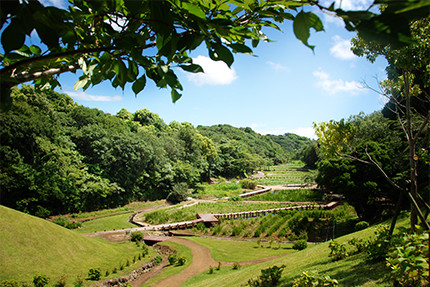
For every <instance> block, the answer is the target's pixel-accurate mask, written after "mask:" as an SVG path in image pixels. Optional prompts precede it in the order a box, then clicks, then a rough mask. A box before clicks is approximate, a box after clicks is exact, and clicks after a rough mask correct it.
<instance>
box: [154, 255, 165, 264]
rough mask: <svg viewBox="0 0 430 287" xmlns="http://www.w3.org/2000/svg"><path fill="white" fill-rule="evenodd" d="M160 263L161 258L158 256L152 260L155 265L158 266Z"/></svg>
mask: <svg viewBox="0 0 430 287" xmlns="http://www.w3.org/2000/svg"><path fill="white" fill-rule="evenodd" d="M161 261H163V258H162V257H161V256H160V255H157V256H156V257H155V258H154V264H155V265H159V264H160V263H161Z"/></svg>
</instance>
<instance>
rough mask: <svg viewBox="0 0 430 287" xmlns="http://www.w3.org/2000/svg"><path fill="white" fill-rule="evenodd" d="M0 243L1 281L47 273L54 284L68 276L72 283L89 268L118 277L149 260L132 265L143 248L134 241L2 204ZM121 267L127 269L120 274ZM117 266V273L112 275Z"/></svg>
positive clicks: (30, 277)
mask: <svg viewBox="0 0 430 287" xmlns="http://www.w3.org/2000/svg"><path fill="white" fill-rule="evenodd" d="M0 246H1V248H0V258H2V259H1V260H0V281H1V280H6V279H12V278H13V279H15V280H18V281H26V282H31V280H32V279H33V276H35V275H37V274H44V275H47V276H48V277H49V278H50V279H51V283H55V282H57V281H58V280H60V279H61V278H62V277H65V279H66V281H67V283H68V285H69V286H70V285H72V283H73V282H74V281H75V280H77V278H81V279H83V280H84V279H85V278H86V277H87V273H88V270H89V269H90V268H101V271H102V275H105V274H106V271H108V272H109V273H110V277H118V276H119V275H120V274H121V273H127V272H130V271H131V270H132V269H135V268H137V267H138V266H140V265H142V264H143V262H146V261H149V259H150V257H149V256H146V257H145V258H144V259H143V260H140V261H138V262H136V263H135V264H132V263H133V259H137V258H138V255H140V254H142V251H143V250H142V248H140V247H137V246H136V245H135V244H132V243H130V242H121V243H111V242H107V241H105V240H103V239H100V238H89V237H85V236H82V235H80V234H78V233H76V232H73V231H71V230H68V229H66V228H63V227H60V226H58V225H56V224H54V223H51V222H48V221H46V220H43V219H40V218H37V217H33V216H30V215H27V214H24V213H21V212H18V211H15V210H12V209H9V208H7V207H3V206H0ZM151 254H152V255H153V253H151ZM127 261H128V262H129V265H130V266H128V267H127V266H126V265H127ZM121 266H122V268H123V269H124V270H123V271H122V272H121V273H120V271H121V270H120V269H121ZM114 269H116V270H117V272H118V273H117V274H112V271H113V270H114ZM108 278H109V276H108ZM87 283H88V282H87Z"/></svg>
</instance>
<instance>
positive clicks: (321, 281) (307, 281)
mask: <svg viewBox="0 0 430 287" xmlns="http://www.w3.org/2000/svg"><path fill="white" fill-rule="evenodd" d="M304 286H312V287H326V286H327V287H328V286H338V282H337V280H335V279H331V278H330V276H328V275H327V276H321V275H318V274H317V273H316V272H303V274H302V276H300V277H299V278H297V279H296V280H294V283H293V287H304Z"/></svg>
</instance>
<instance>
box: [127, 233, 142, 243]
mask: <svg viewBox="0 0 430 287" xmlns="http://www.w3.org/2000/svg"><path fill="white" fill-rule="evenodd" d="M130 240H131V241H132V242H140V241H142V240H143V233H142V232H140V231H134V232H132V233H131V235H130Z"/></svg>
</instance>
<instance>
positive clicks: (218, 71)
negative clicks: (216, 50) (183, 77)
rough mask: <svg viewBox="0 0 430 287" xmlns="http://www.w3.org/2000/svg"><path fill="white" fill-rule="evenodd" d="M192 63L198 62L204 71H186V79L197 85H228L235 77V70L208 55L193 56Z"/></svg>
mask: <svg viewBox="0 0 430 287" xmlns="http://www.w3.org/2000/svg"><path fill="white" fill-rule="evenodd" d="M193 63H195V64H199V65H200V66H201V67H202V68H203V71H204V73H187V78H188V80H189V81H191V82H193V83H195V84H196V85H197V86H203V85H214V86H215V85H229V84H231V83H232V82H233V81H234V80H236V79H237V74H236V71H235V70H234V69H233V68H231V69H230V68H229V67H228V66H227V65H226V64H225V63H224V62H222V61H212V60H211V59H210V58H208V57H205V56H198V57H197V58H193Z"/></svg>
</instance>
